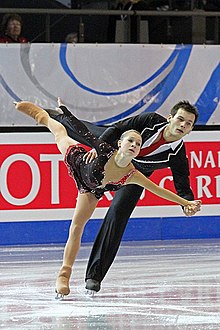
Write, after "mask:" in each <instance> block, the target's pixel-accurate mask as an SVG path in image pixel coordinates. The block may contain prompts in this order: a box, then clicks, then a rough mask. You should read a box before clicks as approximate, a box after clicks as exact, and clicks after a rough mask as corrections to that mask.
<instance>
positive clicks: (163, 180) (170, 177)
mask: <svg viewBox="0 0 220 330" xmlns="http://www.w3.org/2000/svg"><path fill="white" fill-rule="evenodd" d="M166 180H169V181H173V177H172V176H165V177H164V178H163V179H162V180H161V181H160V183H159V186H160V187H162V188H164V186H165V181H166Z"/></svg>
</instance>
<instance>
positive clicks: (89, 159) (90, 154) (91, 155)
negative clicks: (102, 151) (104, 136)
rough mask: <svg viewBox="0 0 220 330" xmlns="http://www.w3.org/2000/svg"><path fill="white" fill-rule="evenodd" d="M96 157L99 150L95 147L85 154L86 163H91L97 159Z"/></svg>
mask: <svg viewBox="0 0 220 330" xmlns="http://www.w3.org/2000/svg"><path fill="white" fill-rule="evenodd" d="M96 157H97V152H96V150H95V149H92V150H90V151H88V152H87V153H86V154H85V155H84V156H83V160H84V162H85V163H86V164H88V163H91V162H92V161H93V159H95V158H96Z"/></svg>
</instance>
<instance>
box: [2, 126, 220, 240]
mask: <svg viewBox="0 0 220 330" xmlns="http://www.w3.org/2000/svg"><path fill="white" fill-rule="evenodd" d="M0 141H1V142H0V149H1V152H0V166H1V172H0V173H1V175H0V180H1V181H0V183H1V192H0V208H1V212H0V226H1V230H0V244H1V245H14V244H56V243H64V242H65V241H66V239H67V235H68V230H69V225H70V221H71V218H72V214H73V212H74V207H75V200H76V196H77V190H76V188H75V183H74V181H73V180H72V178H70V177H69V176H68V173H67V170H66V167H65V165H64V164H63V161H62V157H61V155H60V154H59V152H58V150H57V147H56V146H55V144H54V141H53V137H52V135H51V134H50V133H16V134H14V133H10V134H4V133H3V134H0ZM185 141H186V150H187V155H188V158H189V164H190V168H191V186H192V189H193V191H194V193H195V198H196V199H201V200H202V202H203V206H202V211H201V212H199V213H198V214H197V215H196V216H194V217H192V218H187V217H185V216H184V215H183V213H182V210H181V207H179V206H176V205H173V204H172V203H170V202H168V201H165V200H163V199H161V198H159V197H157V196H155V195H152V194H151V193H149V192H148V191H145V192H144V193H143V195H142V196H141V199H140V201H139V202H138V205H137V207H136V208H135V210H134V212H133V213H132V215H131V218H130V220H129V222H128V225H127V228H126V231H125V233H124V236H123V240H150V239H156V240H158V239H159V240H160V239H164V240H166V239H182V238H183V239H186V238H217V237H219V236H220V203H219V200H220V174H219V168H220V151H219V132H217V131H216V132H214V131H213V132H212V131H209V132H192V133H191V134H190V136H187V137H186V139H185ZM151 179H152V180H153V181H154V182H156V183H157V184H159V185H160V186H163V187H165V188H167V189H170V190H173V191H174V187H173V182H172V176H171V173H170V170H169V169H164V170H160V171H155V173H154V174H153V176H152V177H151ZM112 199H113V194H112V193H108V194H106V195H105V196H104V198H103V199H102V200H101V201H100V202H99V205H98V207H97V209H96V210H95V212H94V214H93V216H92V218H91V219H90V221H89V222H88V224H87V225H86V228H85V231H84V234H83V242H92V241H93V240H94V238H95V236H96V233H97V231H98V229H99V227H100V225H101V223H102V219H103V218H104V215H105V213H106V212H107V210H108V208H109V206H110V204H111V201H112ZM125 207H126V206H125Z"/></svg>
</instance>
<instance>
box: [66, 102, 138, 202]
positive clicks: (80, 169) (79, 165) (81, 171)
mask: <svg viewBox="0 0 220 330" xmlns="http://www.w3.org/2000/svg"><path fill="white" fill-rule="evenodd" d="M62 110H64V106H62ZM64 111H65V112H67V111H68V110H67V109H65V110H64ZM69 118H70V117H69ZM71 123H72V125H73V126H74V129H75V130H76V131H77V132H78V134H80V135H82V136H83V137H84V138H85V139H86V141H87V142H88V143H89V144H90V145H91V146H93V148H95V149H96V152H97V157H96V158H95V159H94V160H93V161H92V162H91V163H88V164H86V163H85V161H84V160H83V156H84V155H85V153H87V150H86V149H84V148H83V147H82V146H80V145H74V146H70V147H69V148H68V150H67V153H66V156H65V160H64V162H65V164H66V166H67V168H68V172H69V175H70V176H71V177H73V178H74V179H75V181H76V184H77V188H78V190H79V192H80V193H86V192H91V193H92V194H94V195H95V197H96V198H97V199H100V198H101V197H102V196H103V194H104V193H105V191H115V190H118V189H120V188H121V186H122V185H123V184H124V183H125V182H126V180H127V179H128V178H129V177H130V176H131V175H132V174H133V173H134V172H135V169H132V170H131V171H130V172H129V173H128V174H126V175H125V176H123V177H122V178H121V179H120V180H119V181H118V182H110V183H108V184H106V185H105V186H104V187H102V180H103V179H104V175H105V171H104V166H105V164H106V163H107V162H108V160H109V159H110V158H111V156H112V155H113V154H114V153H115V152H116V149H115V148H113V147H112V146H111V145H110V144H108V143H106V142H104V141H102V140H99V139H97V138H96V137H95V136H94V135H93V134H92V133H91V132H90V131H89V130H88V129H87V127H86V126H85V125H84V124H83V123H82V122H81V121H80V120H79V119H77V118H76V117H75V116H74V115H72V114H71Z"/></svg>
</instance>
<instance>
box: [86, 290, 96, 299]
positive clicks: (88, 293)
mask: <svg viewBox="0 0 220 330" xmlns="http://www.w3.org/2000/svg"><path fill="white" fill-rule="evenodd" d="M95 293H96V291H95V290H86V296H87V297H89V298H94V296H95Z"/></svg>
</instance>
